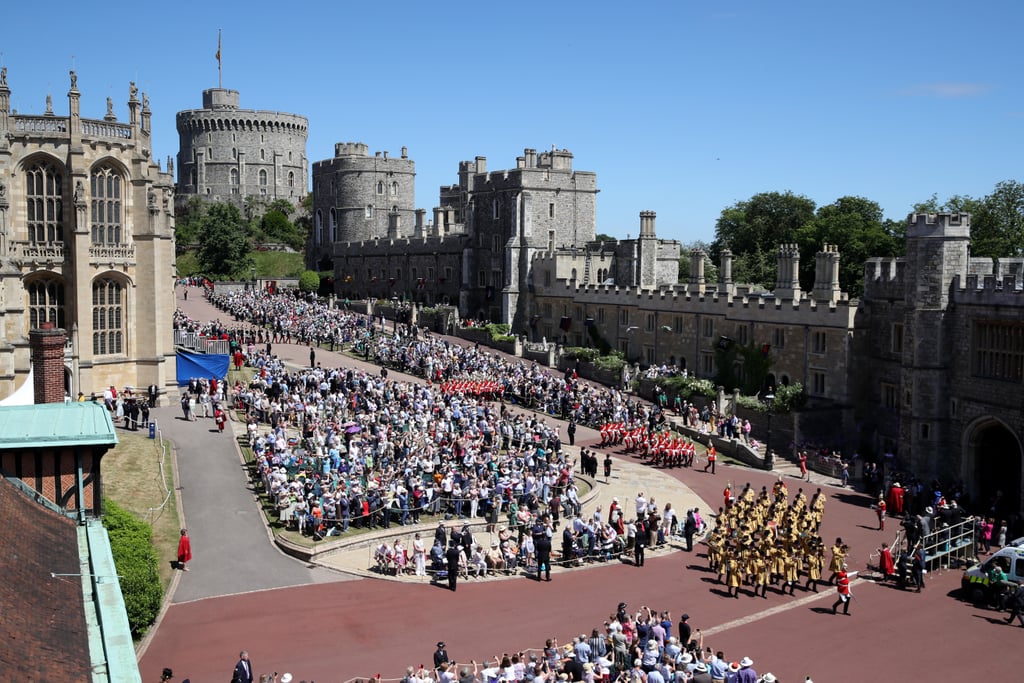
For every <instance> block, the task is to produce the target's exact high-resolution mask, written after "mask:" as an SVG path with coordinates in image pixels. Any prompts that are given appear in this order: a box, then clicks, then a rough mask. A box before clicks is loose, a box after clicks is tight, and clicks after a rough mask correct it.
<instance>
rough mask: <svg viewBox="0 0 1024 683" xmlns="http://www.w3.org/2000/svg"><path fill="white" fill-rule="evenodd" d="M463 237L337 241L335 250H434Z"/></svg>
mask: <svg viewBox="0 0 1024 683" xmlns="http://www.w3.org/2000/svg"><path fill="white" fill-rule="evenodd" d="M461 237H464V235H461V234H450V235H432V236H429V237H396V238H390V239H389V238H380V239H372V240H359V241H356V242H337V243H335V251H336V253H339V254H347V253H349V250H353V249H358V250H360V251H358V252H356V253H359V254H364V255H376V251H375V250H380V251H381V252H382V253H393V252H394V250H395V249H396V248H397V249H406V250H415V251H424V250H426V251H436V250H439V249H441V248H442V247H445V246H451V245H452V244H457V242H456V240H458V239H459V238H461Z"/></svg>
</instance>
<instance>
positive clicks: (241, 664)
mask: <svg viewBox="0 0 1024 683" xmlns="http://www.w3.org/2000/svg"><path fill="white" fill-rule="evenodd" d="M231 683H252V662H250V661H249V653H248V652H246V651H245V650H242V651H241V652H239V653H238V664H235V673H234V675H233V676H232V677H231Z"/></svg>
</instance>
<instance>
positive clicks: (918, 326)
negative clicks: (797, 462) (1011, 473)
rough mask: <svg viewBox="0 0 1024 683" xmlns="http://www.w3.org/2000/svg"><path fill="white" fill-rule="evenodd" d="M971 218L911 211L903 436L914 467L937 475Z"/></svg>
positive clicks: (946, 435)
mask: <svg viewBox="0 0 1024 683" xmlns="http://www.w3.org/2000/svg"><path fill="white" fill-rule="evenodd" d="M970 239H971V217H970V214H966V213H938V214H911V215H910V217H909V218H908V219H907V255H906V269H905V274H904V303H905V308H904V311H905V312H904V316H903V343H902V346H903V350H902V354H903V358H902V363H901V364H902V373H901V384H902V387H901V389H902V390H903V392H905V395H906V396H907V400H905V401H904V402H903V403H902V404H901V409H900V425H899V428H900V441H901V443H903V444H906V445H909V446H910V463H911V466H912V467H913V469H914V470H915V471H917V472H921V473H923V474H924V475H925V476H936V475H937V474H938V472H936V471H935V469H934V468H935V460H934V457H933V456H934V453H935V451H936V450H937V449H941V448H942V447H943V445H944V444H947V443H949V441H950V440H951V439H953V438H956V437H954V436H953V435H952V434H951V433H950V415H949V406H950V401H949V395H950V387H949V377H950V372H949V368H950V364H951V363H952V362H953V361H952V358H953V356H954V354H955V351H954V350H953V349H952V348H951V345H950V343H949V341H948V340H949V338H950V334H949V332H950V330H949V329H948V325H949V321H948V318H947V312H946V309H947V307H948V305H949V292H950V285H951V283H952V282H953V279H954V278H956V277H960V278H961V280H963V279H964V278H965V277H966V275H967V266H968V254H967V247H968V244H969V243H970Z"/></svg>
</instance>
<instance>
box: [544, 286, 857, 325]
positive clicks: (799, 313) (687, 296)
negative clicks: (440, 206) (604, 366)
mask: <svg viewBox="0 0 1024 683" xmlns="http://www.w3.org/2000/svg"><path fill="white" fill-rule="evenodd" d="M562 287H564V288H565V294H566V295H567V296H571V297H573V298H574V299H575V300H577V301H579V302H581V303H586V304H592V305H598V306H600V305H608V306H623V305H635V306H638V307H640V308H651V307H657V308H662V307H665V308H667V309H669V310H677V311H679V312H685V311H686V309H693V308H695V307H698V308H701V309H702V310H701V312H704V313H712V314H715V313H717V314H719V315H724V316H727V317H728V316H730V315H734V314H735V312H737V311H739V310H741V309H762V310H769V309H771V310H776V311H779V312H780V313H782V314H783V315H784V316H785V317H780V318H779V319H778V322H779V324H791V325H797V324H801V325H802V324H806V325H828V324H830V323H832V324H835V323H836V322H839V321H845V320H846V317H848V316H849V315H851V312H852V311H853V310H854V309H856V307H857V301H856V300H854V301H850V299H849V298H848V297H847V296H846V295H845V294H844V295H843V297H842V298H841V299H839V300H837V301H836V302H834V303H832V304H825V303H823V302H818V301H815V300H814V299H813V298H812V297H808V296H806V295H805V296H801V298H799V299H795V300H794V299H784V298H779V297H776V296H775V295H774V294H772V293H771V292H764V291H754V289H753V288H752V287H750V286H738V287H737V288H736V290H737V293H736V294H735V295H733V296H729V295H728V294H727V293H726V292H721V291H719V290H717V289H712V287H711V286H709V287H708V289H707V290H705V292H704V293H703V294H701V293H698V292H695V291H692V290H689V289H688V288H687V286H686V285H685V284H677V285H673V286H671V287H663V288H661V289H640V288H637V287H619V286H617V285H601V284H587V285H576V284H575V283H572V282H570V281H568V280H564V279H559V280H558V282H557V284H556V285H555V286H554V287H551V288H548V289H546V291H545V294H547V295H552V296H558V295H559V294H560V293H561V289H562ZM837 314H838V315H837ZM842 324H846V323H845V322H843V323H842Z"/></svg>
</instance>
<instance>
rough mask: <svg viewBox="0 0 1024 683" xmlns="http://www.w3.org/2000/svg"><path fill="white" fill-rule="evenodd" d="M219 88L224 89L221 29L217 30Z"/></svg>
mask: <svg viewBox="0 0 1024 683" xmlns="http://www.w3.org/2000/svg"><path fill="white" fill-rule="evenodd" d="M217 88H219V89H223V88H224V73H223V71H222V69H221V61H220V29H217Z"/></svg>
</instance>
